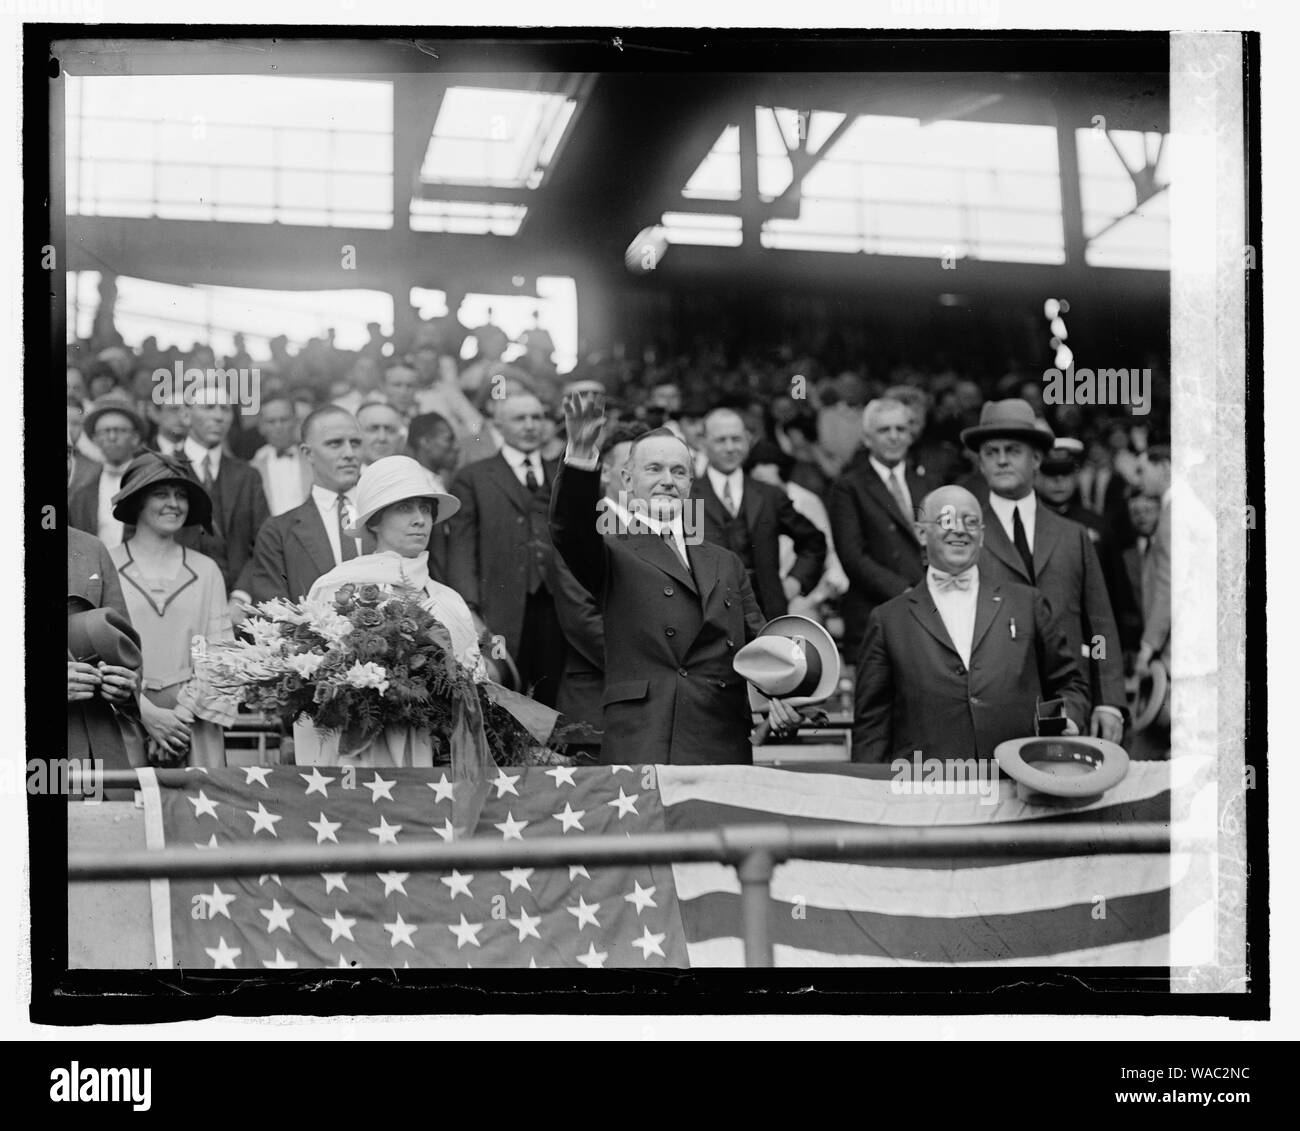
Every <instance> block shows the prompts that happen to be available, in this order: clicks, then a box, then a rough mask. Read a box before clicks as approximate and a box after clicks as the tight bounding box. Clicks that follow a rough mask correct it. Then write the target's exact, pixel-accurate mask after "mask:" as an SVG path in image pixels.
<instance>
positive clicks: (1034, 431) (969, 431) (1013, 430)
mask: <svg viewBox="0 0 1300 1131" xmlns="http://www.w3.org/2000/svg"><path fill="white" fill-rule="evenodd" d="M986 440H1023V441H1024V442H1025V443H1026V444H1032V445H1033V446H1034V447H1035V448H1037V449H1038V450H1039V451H1040V452H1050V451H1051V450H1052V449H1053V448H1054V447H1055V446H1056V438H1055V437H1054V436H1051V435H1049V434H1048V433H1046V432H1044V431H1043V430H1042V429H1041V428H1034V427H1032V426H1029V425H1025V426H1024V427H1019V426H1017V425H1014V424H1008V425H1006V426H1005V427H1000V426H998V425H988V426H980V425H976V426H975V427H974V428H964V429H962V433H961V442H962V444H964V445H965V446H966V447H968V448H969V449H970V450H971V451H973V452H976V451H979V447H980V445H981V444H982V443H984V442H985V441H986Z"/></svg>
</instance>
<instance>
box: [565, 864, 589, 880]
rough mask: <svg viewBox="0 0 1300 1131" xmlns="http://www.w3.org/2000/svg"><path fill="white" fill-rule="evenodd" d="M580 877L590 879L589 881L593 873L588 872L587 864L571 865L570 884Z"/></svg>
mask: <svg viewBox="0 0 1300 1131" xmlns="http://www.w3.org/2000/svg"><path fill="white" fill-rule="evenodd" d="M579 876H583V877H584V878H586V879H588V880H589V879H591V873H590V872H588V871H587V865H586V864H570V865H569V880H570V882H572V881H573V880H576V879H577V878H578V877H579Z"/></svg>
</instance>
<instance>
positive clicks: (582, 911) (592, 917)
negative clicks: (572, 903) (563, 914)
mask: <svg viewBox="0 0 1300 1131" xmlns="http://www.w3.org/2000/svg"><path fill="white" fill-rule="evenodd" d="M564 910H565V911H567V912H568V913H569V914H570V915H573V916H576V917H577V920H578V930H582V928H583V927H585V926H586V925H587V924H588V923H590V924H591V925H592V926H593V927H599V926H600V923H598V922H597V921H596V912H597V911H599V910H600V904H599V903H588V902H587V901H586V900H585V899H583V897H582V896H578V906H577V907H566V908H565V909H564Z"/></svg>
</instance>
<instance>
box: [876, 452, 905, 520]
mask: <svg viewBox="0 0 1300 1131" xmlns="http://www.w3.org/2000/svg"><path fill="white" fill-rule="evenodd" d="M867 462H868V463H870V464H871V466H872V468H873V469H874V471H875V473H876V474H877V475H879V476H880V481H881V482H882V483H883V484H884V485H885V490H886V491H889V493H890V495H891V496H892V495H893V493H894V492H893V491H890V490H889V484H890V481H891V480H892V481H893V482H895V483H897V484H898V485H899V487H901V488H902V490H903V498H904V499H906V500H907V506H906V507H904V508H903V514H904V515H906V516H907V517H908V518H912V517H914V516H915V515H916V511H915V510H914V509H913V508H912V492H911V491H909V490H908V489H907V475H906V473H905V472H904V470H903V461H902V460H901V459H900V460H899V461H898V462H897V463H896V464H894V466H893V467H886V466H885V465H884V464H883V463H881V462H880V461H879V460H878V459H876V457H875V456H868V457H867Z"/></svg>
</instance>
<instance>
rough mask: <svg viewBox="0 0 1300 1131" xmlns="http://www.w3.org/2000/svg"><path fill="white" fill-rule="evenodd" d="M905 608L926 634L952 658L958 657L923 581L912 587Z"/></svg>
mask: <svg viewBox="0 0 1300 1131" xmlns="http://www.w3.org/2000/svg"><path fill="white" fill-rule="evenodd" d="M907 607H908V608H909V609H910V610H911V613H912V616H914V617H915V618H916V619H917V621H919V622H920V625H921V627H922V628H924V629H925V631H926V632H928V633H929V634H930V635H931V636H933V637H934V638H935V639H936V640H937V641H938V642H939V643H940V644H942V645H943V646H944V647H945V648H947V649H948V651H950V652H951V653H952V654H953V655H954V656H958V657H960V655H961V653H960V652H958V651H957V648H956V646H955V645H954V644H953V642H952V637H951V636H949V635H948V630H947V629H946V628H945V627H944V625H943V618H942V617H941V616H940V615H939V610H938V609H937V608H935V605H934V599H933V598H932V597H931V596H930V587H929V586H928V585H927V584H926V583H925V581H924V580H922V581H921V582H919V583H918V584H916V585H915V586H913V587H912V591H911V593H909V594H908V597H907ZM973 651H974V650H973V649H972V652H973Z"/></svg>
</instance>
